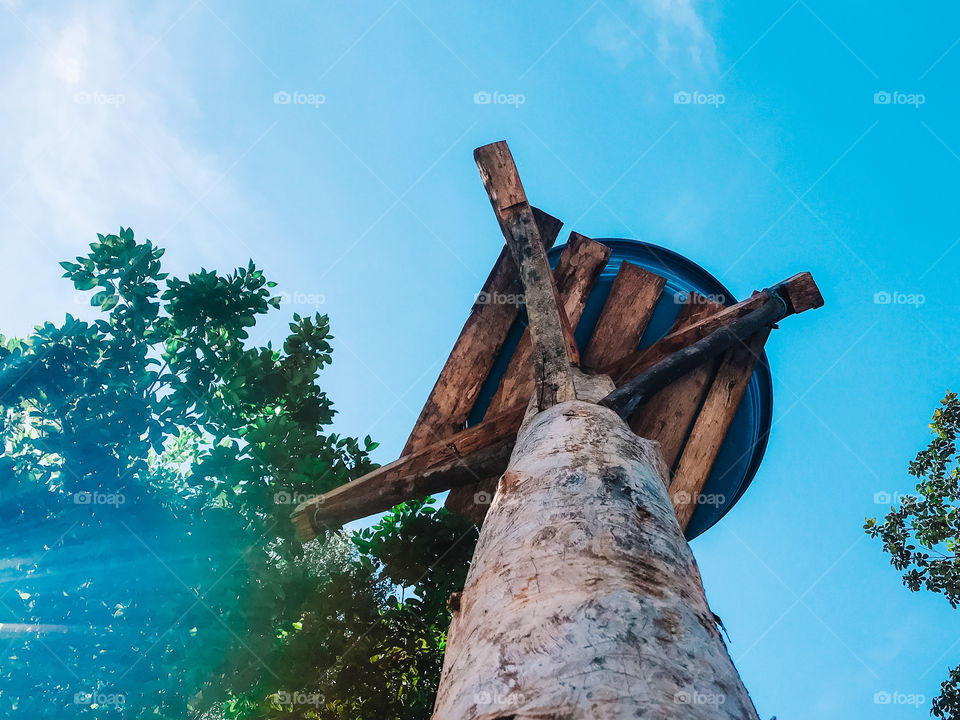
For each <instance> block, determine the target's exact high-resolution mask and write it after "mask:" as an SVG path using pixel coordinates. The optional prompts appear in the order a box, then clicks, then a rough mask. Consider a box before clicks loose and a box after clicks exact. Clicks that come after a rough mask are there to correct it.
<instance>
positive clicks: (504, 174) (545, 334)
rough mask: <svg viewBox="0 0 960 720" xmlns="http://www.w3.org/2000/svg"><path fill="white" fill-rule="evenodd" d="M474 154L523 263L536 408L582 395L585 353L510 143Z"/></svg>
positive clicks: (512, 247) (506, 233)
mask: <svg viewBox="0 0 960 720" xmlns="http://www.w3.org/2000/svg"><path fill="white" fill-rule="evenodd" d="M473 157H474V160H476V162H477V167H478V168H479V169H480V177H481V178H482V180H483V186H484V187H485V188H486V190H487V195H489V197H490V204H491V205H492V206H493V211H494V213H495V214H496V216H497V221H498V222H499V223H500V229H501V230H502V231H503V236H504V238H506V241H507V246H508V247H509V248H510V250H511V251H512V252H513V257H514V260H515V261H516V263H517V266H518V267H519V269H520V281H521V283H522V285H523V292H524V298H525V304H526V307H527V322H528V327H529V329H530V339H531V343H532V345H533V363H534V376H535V378H536V388H535V390H534V399H533V400H532V404H533V406H534V407H535V410H536V411H542V410H545V409H546V408H548V407H550V406H552V405H555V404H557V403H560V402H564V401H566V400H574V399H576V396H577V395H576V389H575V387H574V372H573V368H574V366H575V365H577V364H578V363H579V355H578V352H577V345H576V342H575V341H574V339H573V330H572V328H571V327H570V323H569V320H568V319H567V316H566V313H565V312H564V310H563V306H562V304H561V301H560V297H559V295H558V293H557V288H556V284H555V283H554V280H553V272H552V271H551V270H550V264H549V262H547V254H546V251H544V249H543V242H542V241H541V239H540V232H539V230H538V229H537V224H536V222H534V218H533V211H532V210H531V208H530V203H529V202H527V196H526V193H524V191H523V185H522V183H521V182H520V174H519V173H518V172H517V166H516V164H515V163H514V161H513V156H512V155H511V154H510V149H509V148H508V147H507V144H506V143H505V142H502V141H501V142H496V143H491V144H490V145H484V146H483V147H479V148H477V149H476V150H474V152H473Z"/></svg>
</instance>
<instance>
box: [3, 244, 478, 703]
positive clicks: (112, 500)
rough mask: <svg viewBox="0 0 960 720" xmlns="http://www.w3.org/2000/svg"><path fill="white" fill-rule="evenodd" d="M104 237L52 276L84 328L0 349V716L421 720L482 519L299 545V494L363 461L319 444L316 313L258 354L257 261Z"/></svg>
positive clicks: (401, 512)
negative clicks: (173, 260)
mask: <svg viewBox="0 0 960 720" xmlns="http://www.w3.org/2000/svg"><path fill="white" fill-rule="evenodd" d="M98 238H99V241H98V242H96V243H93V244H92V245H91V247H90V252H89V254H87V255H86V256H82V257H78V258H76V262H64V263H61V265H62V266H63V268H64V270H65V271H66V272H65V277H66V278H68V279H69V280H71V281H72V282H73V284H74V286H75V288H76V289H77V290H78V291H84V292H87V293H89V295H90V298H91V304H93V305H94V306H95V307H98V308H99V309H100V311H101V315H100V317H99V318H98V319H96V320H94V321H91V322H86V321H83V320H80V319H77V318H74V317H72V316H71V315H69V314H68V315H67V316H66V319H65V320H64V322H63V323H62V324H59V325H55V324H53V323H49V322H48V323H45V324H44V325H42V326H38V327H37V328H36V329H35V331H34V332H33V333H32V334H31V335H30V336H29V337H27V338H24V339H22V340H21V339H14V340H3V342H2V346H0V442H2V443H3V453H2V455H0V493H2V496H3V497H4V499H5V500H6V502H5V503H3V504H2V505H0V550H2V552H3V555H2V556H3V557H6V558H9V560H8V561H6V562H5V563H3V564H0V622H2V623H5V625H4V626H3V627H4V628H6V630H5V631H4V632H2V633H0V652H2V653H3V654H2V655H0V658H2V659H0V715H7V714H8V713H10V712H11V711H13V710H21V711H24V712H25V713H29V714H32V715H34V716H37V717H57V718H60V717H74V716H76V717H98V718H99V717H114V716H116V717H121V716H122V717H125V718H140V717H143V718H146V717H150V718H179V717H184V716H187V715H188V714H189V715H192V716H197V715H205V716H207V717H233V718H251V719H252V718H286V717H317V718H331V719H332V718H337V719H340V718H344V719H346V718H351V719H354V718H380V717H396V718H425V717H428V716H429V710H430V704H431V703H432V698H433V692H434V689H435V686H436V682H437V678H438V673H439V666H440V658H441V657H442V650H443V637H444V632H445V629H446V626H447V623H448V620H449V614H448V612H447V611H446V608H445V605H444V601H445V599H446V596H447V595H448V594H449V592H450V591H451V590H452V589H455V588H456V587H457V586H458V584H459V585H462V583H463V577H464V574H465V572H466V564H467V561H468V558H469V554H470V552H471V551H472V547H473V543H474V541H475V536H476V529H475V528H473V527H472V526H467V525H465V524H464V523H463V522H462V521H460V520H459V519H458V518H455V517H452V516H450V515H449V514H447V513H446V512H444V511H435V510H434V509H433V508H432V506H431V505H430V503H428V502H419V503H412V504H407V505H403V506H400V507H399V508H396V509H395V510H394V511H393V512H392V513H390V514H388V515H387V516H386V517H385V518H384V519H383V520H382V521H381V522H380V523H379V524H378V525H377V526H376V527H375V528H373V529H369V530H366V531H364V532H362V533H359V534H357V535H346V534H343V533H336V534H331V535H329V536H328V537H326V538H324V539H322V541H321V542H314V543H310V544H308V545H306V546H304V545H301V544H300V543H299V542H298V541H297V540H296V538H295V537H294V535H293V527H292V523H291V522H290V521H289V514H290V512H291V511H292V510H293V507H294V503H296V502H298V501H300V500H302V499H303V498H305V497H307V496H309V495H313V494H316V493H320V492H325V491H327V490H330V489H331V488H334V487H336V486H338V485H341V484H342V483H344V482H348V481H349V480H351V479H353V478H355V477H357V476H359V475H361V474H364V473H366V472H368V471H370V470H372V469H373V468H375V467H376V466H375V464H374V463H373V462H372V461H371V460H370V457H369V453H370V452H371V451H372V450H373V449H374V448H375V447H376V445H375V443H373V441H372V440H371V439H370V438H369V437H367V438H364V439H363V440H362V441H359V440H356V439H354V438H349V437H340V436H338V435H336V434H332V433H329V432H326V431H325V428H326V427H327V426H329V424H330V423H331V421H332V419H333V416H334V409H333V406H332V403H331V402H330V400H329V399H328V398H327V396H326V394H325V393H324V392H323V391H322V390H321V389H320V387H319V386H318V385H317V379H318V377H319V373H320V370H321V369H322V368H323V367H325V366H326V365H327V364H328V363H329V362H330V360H331V345H330V342H329V341H330V339H331V335H330V328H329V323H328V319H327V317H326V316H323V315H319V314H318V315H316V316H314V317H300V316H299V315H294V316H293V321H292V322H291V323H289V334H288V335H287V337H286V339H285V340H284V341H283V343H282V345H281V347H280V348H274V347H272V345H271V344H270V343H267V344H266V345H262V346H260V345H256V344H254V343H252V342H251V339H250V333H251V332H252V331H253V330H254V329H255V328H256V325H257V321H258V319H262V318H263V317H264V316H265V315H267V314H268V313H269V312H270V311H272V310H274V309H275V308H278V307H279V305H280V299H279V298H278V297H271V293H270V288H272V287H273V286H274V284H273V283H270V282H267V281H266V279H265V278H264V276H263V273H262V272H261V271H260V270H258V269H256V268H255V266H254V265H253V263H252V262H251V263H250V264H248V265H247V266H246V267H241V268H238V269H237V270H236V271H234V272H232V273H230V274H227V275H220V274H217V273H216V272H213V271H208V270H203V269H201V271H200V272H198V273H193V274H191V275H189V276H188V277H187V278H186V279H180V278H176V277H169V276H168V275H167V274H166V273H164V272H162V269H161V263H160V258H161V256H162V255H163V250H162V249H160V248H157V247H155V246H153V244H152V243H150V241H149V240H147V241H145V242H137V241H135V239H134V235H133V232H132V231H131V230H129V229H121V231H120V233H119V234H118V235H107V236H103V235H100V236H98ZM0 339H2V338H0ZM434 561H439V564H434ZM10 628H14V630H13V631H12V632H11V631H10Z"/></svg>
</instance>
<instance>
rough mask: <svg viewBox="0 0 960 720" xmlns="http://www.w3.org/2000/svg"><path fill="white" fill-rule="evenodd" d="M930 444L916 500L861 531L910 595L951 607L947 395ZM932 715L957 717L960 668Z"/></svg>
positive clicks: (954, 533) (959, 496)
mask: <svg viewBox="0 0 960 720" xmlns="http://www.w3.org/2000/svg"><path fill="white" fill-rule="evenodd" d="M930 428H931V429H932V431H933V434H934V436H935V437H934V439H933V440H932V441H931V443H930V444H929V445H928V446H927V448H926V449H925V450H922V451H920V452H919V453H917V457H916V459H914V460H913V462H911V463H910V470H909V471H910V474H911V475H913V476H914V477H916V478H918V479H919V481H920V482H919V483H917V495H916V496H913V495H908V496H906V497H904V498H902V500H901V504H900V507H898V508H893V509H892V510H891V511H890V512H889V513H888V514H887V516H886V517H885V518H884V520H883V522H881V523H877V521H876V518H868V519H867V521H866V524H865V525H864V528H865V529H866V531H867V534H868V535H870V536H871V537H875V538H877V537H878V538H880V539H881V540H883V549H884V551H886V552H887V553H889V554H890V563H891V564H892V565H893V566H894V567H895V568H896V569H897V570H899V571H900V572H901V573H903V583H904V585H906V586H907V587H908V588H910V589H911V590H913V591H914V592H916V591H918V590H920V589H922V588H925V589H927V590H929V591H931V592H935V593H941V594H943V596H944V597H946V599H947V602H949V603H950V605H951V607H954V608H956V607H957V606H958V604H960V555H958V551H960V467H958V456H957V432H958V429H960V401H958V400H957V395H956V393H951V392H948V393H947V394H946V397H944V398H943V400H941V401H940V407H939V408H937V409H936V410H935V411H934V413H933V422H932V423H931V424H930ZM931 714H932V715H934V716H936V717H938V718H944V719H945V720H956V719H957V718H960V666H957V667H955V668H953V669H952V670H950V674H949V677H948V678H947V679H946V680H944V682H943V684H942V685H941V693H940V696H939V697H937V698H935V699H934V701H933V707H932V710H931Z"/></svg>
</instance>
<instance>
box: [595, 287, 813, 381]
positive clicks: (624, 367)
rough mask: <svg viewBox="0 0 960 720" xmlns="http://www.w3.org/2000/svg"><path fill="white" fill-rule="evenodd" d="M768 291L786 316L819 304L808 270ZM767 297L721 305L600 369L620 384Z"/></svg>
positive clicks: (764, 294) (746, 312) (757, 304)
mask: <svg viewBox="0 0 960 720" xmlns="http://www.w3.org/2000/svg"><path fill="white" fill-rule="evenodd" d="M771 290H775V291H777V292H778V293H779V294H780V296H781V297H783V298H784V299H785V300H786V301H787V304H788V308H787V315H792V314H796V313H801V312H805V311H807V310H811V309H814V308H818V307H821V306H822V305H823V298H822V297H821V296H820V291H819V290H818V289H817V285H816V283H815V282H814V281H813V276H811V275H810V273H806V272H805V273H799V274H797V275H794V276H793V277H791V278H789V279H787V280H784V281H783V282H782V283H778V284H777V285H775V286H774V287H773V288H771ZM769 297H770V294H769V293H767V292H759V293H754V294H753V295H752V296H751V297H749V298H747V299H746V300H743V301H742V302H738V303H737V304H736V305H731V306H730V307H727V308H724V309H723V310H721V311H720V312H718V313H716V314H715V315H710V316H709V317H706V318H704V319H702V320H701V321H700V322H697V323H694V324H692V325H689V326H687V327H686V328H684V329H683V330H681V331H679V332H675V333H671V334H669V335H667V337H665V338H663V339H662V340H660V341H658V342H655V343H654V344H653V345H650V346H649V347H646V348H643V349H641V350H637V351H635V352H632V353H630V354H629V355H627V356H626V357H624V358H621V359H620V360H616V361H614V362H612V363H611V364H610V365H608V366H606V367H604V368H602V372H604V373H606V374H608V375H610V377H611V378H613V381H614V382H615V383H616V384H617V385H618V386H619V385H622V384H623V383H625V382H626V381H628V380H629V379H631V378H633V377H636V376H637V375H639V374H641V373H643V372H645V371H646V370H649V369H650V368H651V367H652V366H654V365H656V364H657V363H658V362H660V361H661V360H663V359H664V358H665V357H667V356H668V355H671V354H673V353H675V352H677V351H678V350H681V349H683V348H685V347H687V346H688V345H692V344H693V343H694V342H696V341H697V340H701V339H703V338H705V337H706V336H707V335H709V334H710V333H712V332H713V331H714V330H717V329H719V328H721V327H723V326H725V325H730V324H732V323H733V322H734V321H736V320H738V319H740V318H742V317H743V316H745V315H748V314H750V313H752V312H753V311H754V310H757V309H759V308H760V307H762V306H763V305H764V304H765V303H766V302H767V300H768V299H769Z"/></svg>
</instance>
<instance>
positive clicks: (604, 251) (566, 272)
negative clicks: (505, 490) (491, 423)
mask: <svg viewBox="0 0 960 720" xmlns="http://www.w3.org/2000/svg"><path fill="white" fill-rule="evenodd" d="M609 258H610V248H608V247H606V246H605V245H602V244H601V243H598V242H596V241H594V240H591V239H590V238H587V237H584V236H583V235H580V234H579V233H570V239H569V240H568V241H567V244H566V246H565V247H564V249H563V252H562V253H561V254H560V259H559V260H558V261H557V267H556V269H555V270H554V279H555V281H556V285H557V290H558V292H559V293H560V296H561V298H562V300H563V307H564V311H565V312H566V314H567V317H568V318H569V320H570V323H571V324H572V325H573V327H574V328H575V327H576V324H577V323H578V322H579V321H580V315H581V314H582V313H583V308H584V307H585V306H586V303H587V298H589V297H590V292H591V291H592V290H593V286H594V285H595V284H596V281H597V278H598V277H599V275H600V272H601V271H602V270H603V268H604V266H605V265H606V263H607V260H608V259H609ZM532 354H533V346H532V344H531V342H530V334H529V332H524V333H523V336H522V337H521V338H520V342H519V344H518V345H517V349H516V350H515V351H514V353H513V357H512V358H511V360H510V364H509V366H508V367H507V370H506V371H505V372H504V375H503V378H502V379H501V381H500V386H499V387H498V388H497V391H496V393H495V394H494V396H493V398H492V399H491V401H490V406H489V407H488V408H487V413H486V414H487V417H492V416H494V415H496V414H498V413H501V412H505V411H507V410H509V409H511V408H516V407H518V406H521V405H523V404H525V403H526V402H527V400H528V399H529V398H530V396H531V394H532V393H533V390H534V378H533V359H532ZM498 478H499V474H498V475H496V476H491V477H487V478H483V479H482V480H481V481H480V482H477V483H471V484H469V485H466V486H464V487H459V488H453V489H452V490H451V491H450V494H449V495H447V500H446V503H445V506H446V508H447V510H450V511H451V512H455V513H457V514H458V515H461V516H463V517H464V518H466V519H468V520H470V521H472V522H475V523H477V524H479V523H481V522H483V517H484V515H485V514H486V512H487V508H488V507H489V502H490V499H491V498H492V497H493V494H494V492H496V489H497V480H498Z"/></svg>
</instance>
